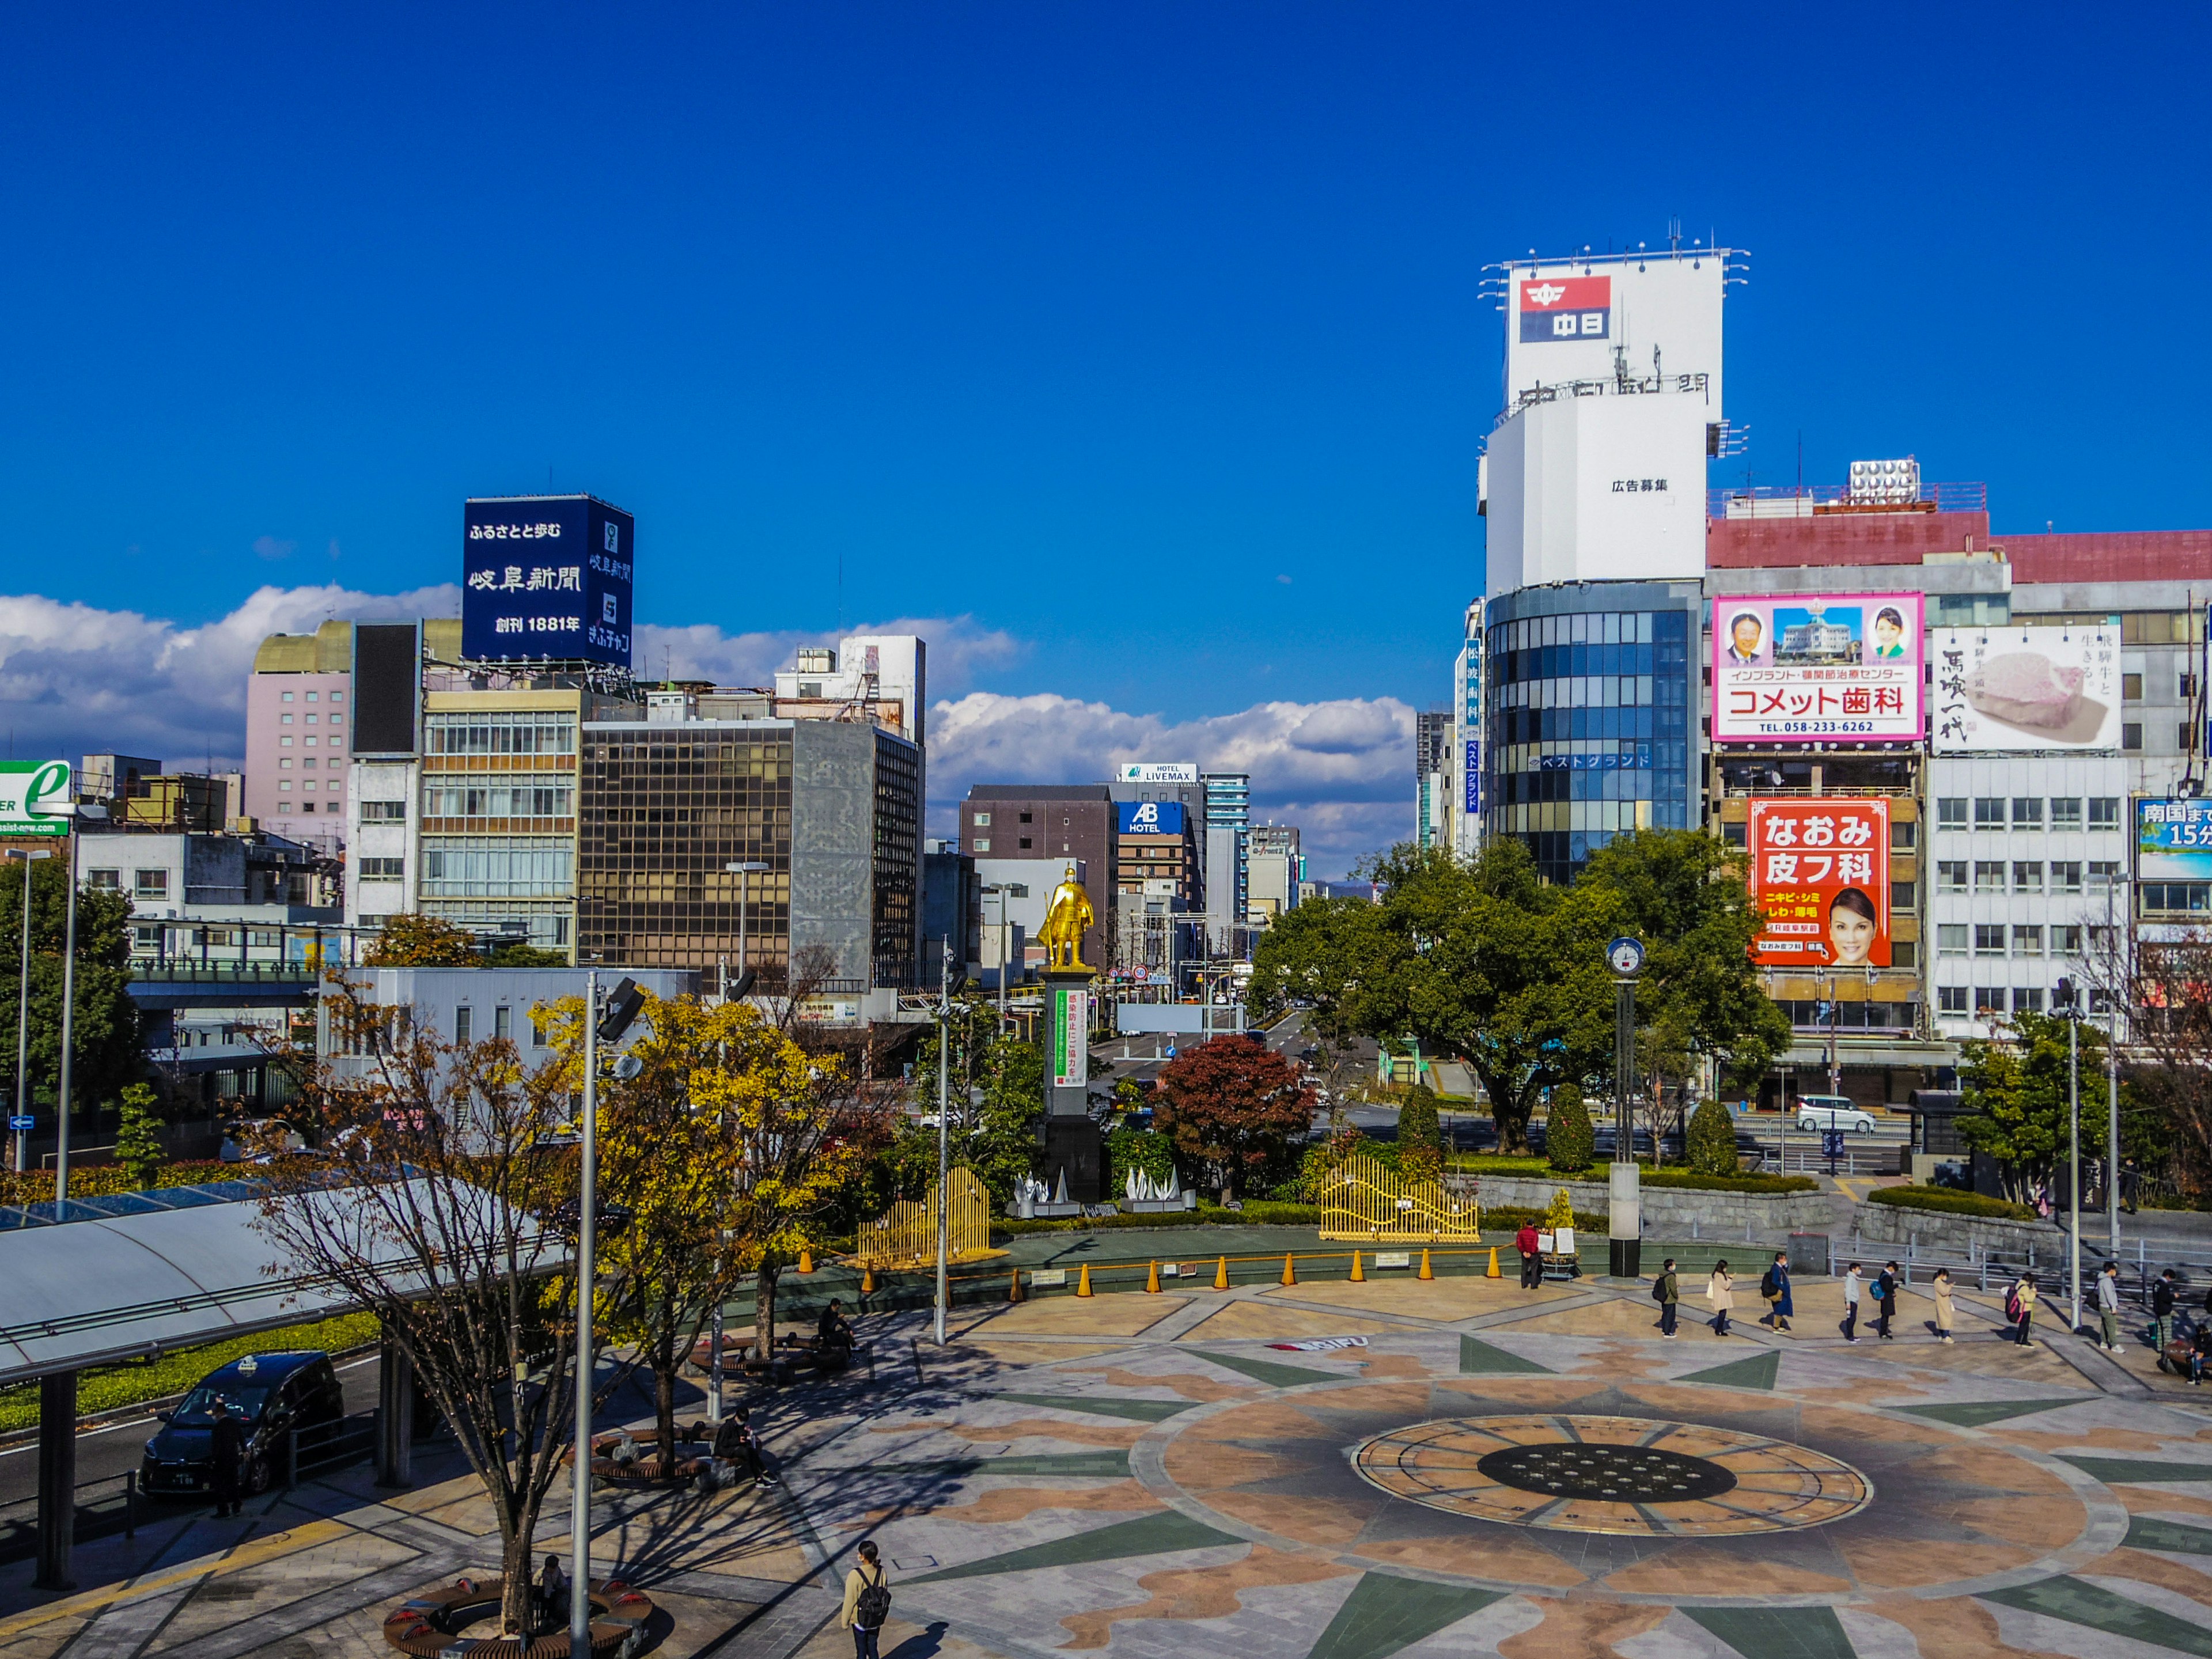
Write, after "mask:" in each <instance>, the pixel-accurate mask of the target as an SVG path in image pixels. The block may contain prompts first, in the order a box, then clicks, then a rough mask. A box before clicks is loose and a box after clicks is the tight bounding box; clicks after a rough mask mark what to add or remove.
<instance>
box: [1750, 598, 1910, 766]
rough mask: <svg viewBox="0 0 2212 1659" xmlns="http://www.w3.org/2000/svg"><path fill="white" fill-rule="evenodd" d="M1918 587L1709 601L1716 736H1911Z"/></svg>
mask: <svg viewBox="0 0 2212 1659" xmlns="http://www.w3.org/2000/svg"><path fill="white" fill-rule="evenodd" d="M1921 611H1922V600H1921V596H1920V595H1919V594H1917V593H1810V594H1796V593H1790V594H1771V593H1761V594H1745V595H1738V596H1723V597H1722V598H1720V599H1715V600H1714V601H1713V654H1712V665H1713V733H1712V735H1713V741H1714V742H1715V743H1783V744H1790V743H1825V742H1833V741H1838V740H1840V741H1845V742H1854V741H1855V742H1861V743H1868V742H1873V743H1916V742H1917V741H1919V738H1920V736H1921V698H1920V665H1921V631H1920V623H1921Z"/></svg>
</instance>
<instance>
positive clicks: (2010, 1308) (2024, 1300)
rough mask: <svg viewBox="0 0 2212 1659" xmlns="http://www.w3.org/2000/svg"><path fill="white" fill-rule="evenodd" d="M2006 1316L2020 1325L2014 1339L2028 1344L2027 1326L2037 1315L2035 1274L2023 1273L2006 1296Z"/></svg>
mask: <svg viewBox="0 0 2212 1659" xmlns="http://www.w3.org/2000/svg"><path fill="white" fill-rule="evenodd" d="M2005 1317H2006V1318H2007V1319H2009V1320H2011V1321H2012V1322H2014V1323H2015V1324H2016V1325H2017V1326H2019V1327H2020V1328H2019V1330H2018V1331H2017V1332H2015V1334H2014V1336H2013V1340H2014V1341H2015V1342H2017V1343H2018V1344H2019V1345H2020V1346H2021V1347H2023V1348H2024V1347H2026V1346H2027V1327H2028V1323H2029V1322H2030V1321H2032V1320H2033V1318H2034V1317H2035V1275H2034V1274H2033V1273H2022V1274H2021V1276H2020V1279H2019V1281H2018V1282H2017V1283H2015V1285H2013V1287H2012V1289H2011V1291H2009V1292H2008V1294H2007V1295H2006V1297H2005Z"/></svg>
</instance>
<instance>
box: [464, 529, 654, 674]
mask: <svg viewBox="0 0 2212 1659" xmlns="http://www.w3.org/2000/svg"><path fill="white" fill-rule="evenodd" d="M461 517H462V532H461V535H462V539H461V655H462V656H463V657H464V658H465V659H467V660H469V661H471V662H512V661H543V660H547V659H550V660H553V661H568V662H574V661H582V662H599V663H607V664H611V665H614V666H617V667H621V668H628V667H629V665H630V662H631V652H630V634H631V617H630V601H631V595H632V592H633V583H632V580H631V574H632V570H631V567H632V559H633V551H634V548H635V533H636V524H635V520H633V519H632V518H631V517H630V515H629V513H625V512H623V510H622V509H621V508H620V507H611V506H609V505H608V504H607V503H606V502H605V501H600V500H599V499H598V498H597V497H595V496H591V495H525V496H507V497H500V498H496V499H489V500H476V501H468V502H466V503H465V504H464V506H463V507H462V512H461Z"/></svg>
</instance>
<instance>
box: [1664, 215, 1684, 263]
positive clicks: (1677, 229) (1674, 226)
mask: <svg viewBox="0 0 2212 1659" xmlns="http://www.w3.org/2000/svg"><path fill="white" fill-rule="evenodd" d="M1667 248H1668V252H1671V253H1673V254H1674V256H1675V257H1676V258H1680V257H1681V253H1682V221H1681V217H1680V215H1677V216H1675V217H1674V218H1672V219H1669V220H1668V222H1667Z"/></svg>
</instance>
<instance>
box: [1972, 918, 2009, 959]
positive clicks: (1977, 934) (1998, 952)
mask: <svg viewBox="0 0 2212 1659" xmlns="http://www.w3.org/2000/svg"><path fill="white" fill-rule="evenodd" d="M2004 953H2005V930H2004V926H2003V924H2002V923H2001V922H1976V923H1975V924H1974V954H1975V955H1976V956H1978V957H2001V956H2002V955H2003V954H2004Z"/></svg>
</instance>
